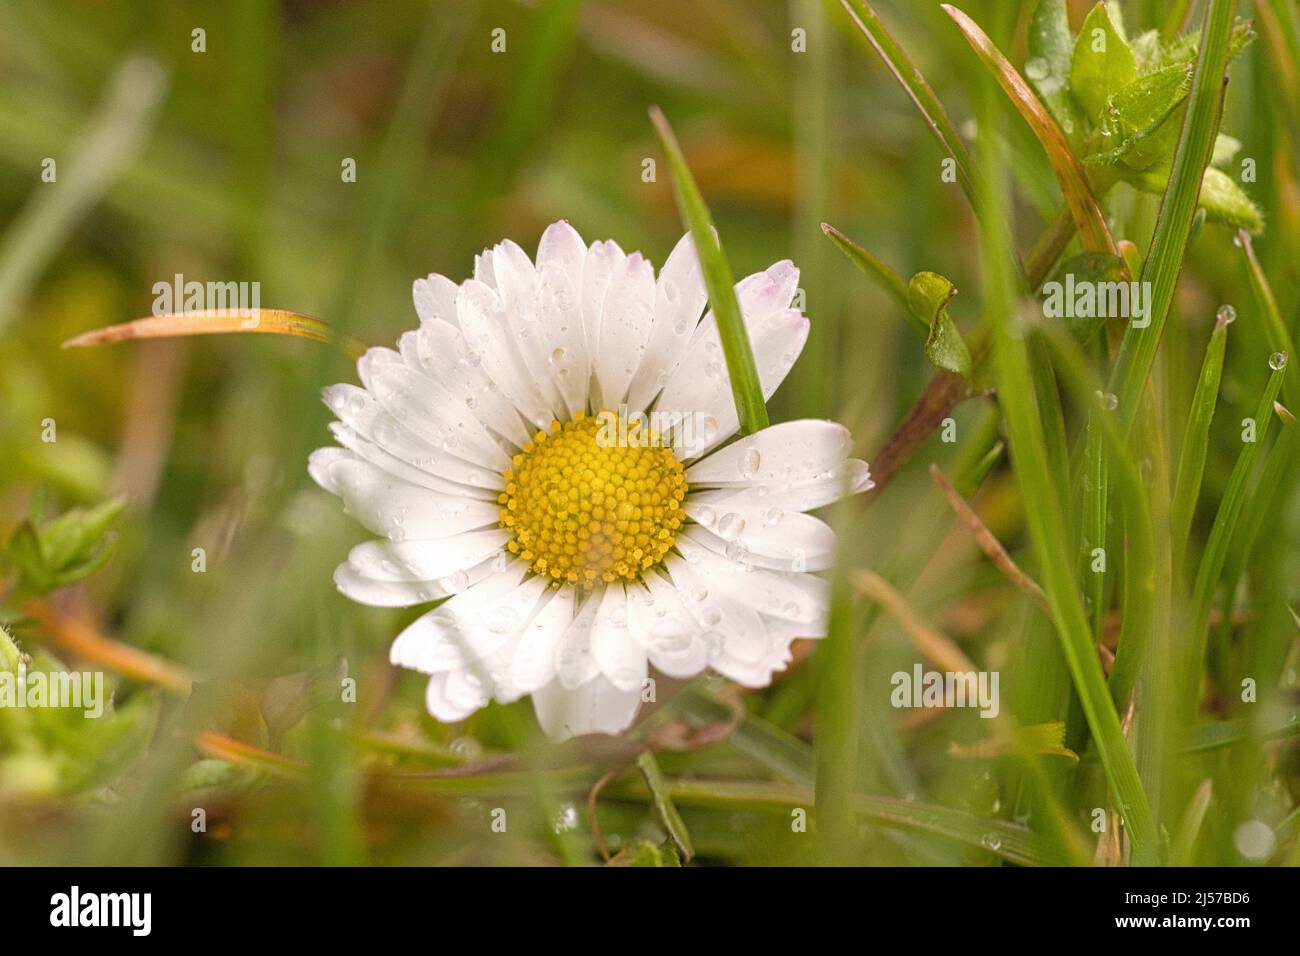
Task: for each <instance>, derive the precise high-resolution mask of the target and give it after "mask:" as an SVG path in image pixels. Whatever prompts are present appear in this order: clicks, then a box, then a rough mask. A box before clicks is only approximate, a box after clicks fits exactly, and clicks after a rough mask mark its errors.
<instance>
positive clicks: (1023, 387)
mask: <svg viewBox="0 0 1300 956" xmlns="http://www.w3.org/2000/svg"><path fill="white" fill-rule="evenodd" d="M980 106H981V110H980V122H981V128H983V129H988V130H990V131H992V130H993V129H994V128H995V126H996V119H995V116H996V111H995V109H994V107H993V102H992V95H991V93H990V92H989V91H987V90H986V91H985V92H984V95H983V97H982V99H981V103H980ZM982 139H983V140H984V146H983V148H984V150H986V151H987V152H985V153H984V154H983V155H982V158H981V163H980V168H981V169H983V170H986V172H985V174H984V175H985V176H986V177H988V178H987V182H985V183H982V189H983V190H984V192H985V195H986V197H987V206H988V208H989V210H990V217H989V220H990V221H989V222H986V223H982V226H981V233H982V240H983V247H982V249H983V255H984V272H985V283H984V285H985V296H986V302H987V306H988V310H989V314H990V315H991V316H992V317H993V359H994V361H993V367H994V370H995V374H996V381H997V385H998V394H999V398H1000V401H1001V403H1002V408H1003V416H1004V420H1005V422H1006V429H1007V435H1008V437H1009V439H1010V446H1011V457H1012V461H1013V463H1014V467H1015V473H1016V480H1017V483H1018V484H1019V486H1020V490H1021V496H1022V498H1023V499H1024V503H1025V515H1026V520H1027V522H1028V524H1029V528H1030V534H1031V538H1032V540H1033V545H1034V550H1035V553H1036V554H1037V556H1038V563H1039V575H1040V583H1041V584H1042V586H1043V590H1044V591H1045V592H1046V593H1047V596H1048V601H1049V603H1050V604H1051V607H1052V618H1053V620H1054V622H1055V624H1056V630H1057V633H1058V636H1059V638H1060V642H1061V649H1062V652H1063V654H1064V656H1065V659H1066V662H1067V664H1068V666H1069V669H1070V674H1071V677H1072V678H1073V681H1074V687H1075V690H1076V692H1077V693H1078V695H1079V701H1080V704H1081V706H1082V708H1083V711H1084V715H1085V718H1086V719H1087V722H1088V727H1089V729H1090V730H1091V732H1092V738H1093V741H1094V742H1095V744H1096V747H1097V751H1098V754H1099V756H1100V758H1101V762H1102V766H1103V767H1104V768H1105V771H1106V777H1107V779H1108V781H1109V783H1110V787H1111V791H1112V793H1113V796H1114V799H1115V802H1116V805H1117V806H1118V808H1119V812H1120V814H1121V815H1122V816H1123V818H1124V820H1125V822H1126V824H1127V825H1128V828H1129V835H1130V837H1131V839H1132V843H1133V852H1134V858H1135V859H1136V860H1138V861H1142V862H1153V861H1154V859H1155V855H1156V842H1157V832H1156V825H1155V819H1154V817H1153V816H1152V813H1151V808H1150V806H1149V805H1148V802H1147V798H1146V794H1145V793H1144V791H1143V789H1142V784H1141V780H1140V779H1139V777H1138V773H1137V767H1136V765H1135V764H1134V761H1133V757H1132V755H1131V754H1130V753H1129V751H1128V747H1127V743H1126V741H1125V739H1124V733H1123V731H1122V730H1121V728H1120V722H1119V716H1118V714H1117V713H1116V711H1115V708H1114V706H1113V704H1112V701H1111V697H1110V694H1109V692H1108V688H1107V686H1106V680H1105V676H1104V675H1103V674H1102V670H1101V663H1100V661H1099V660H1098V658H1097V651H1096V646H1095V645H1094V644H1093V639H1092V631H1091V628H1090V627H1089V626H1088V620H1087V616H1086V614H1085V612H1084V608H1083V604H1082V602H1081V600H1080V598H1079V593H1078V590H1077V583H1076V580H1075V575H1074V572H1073V570H1072V562H1071V559H1070V556H1069V548H1068V545H1067V542H1068V534H1067V530H1066V528H1065V525H1064V521H1063V519H1062V515H1063V514H1064V510H1063V508H1064V503H1063V502H1062V501H1061V498H1060V495H1059V494H1058V492H1057V488H1056V487H1055V486H1053V484H1052V480H1051V476H1050V472H1049V469H1048V465H1047V448H1046V440H1045V438H1044V434H1043V425H1042V420H1041V418H1040V415H1039V411H1038V407H1037V402H1036V400H1035V399H1034V389H1033V380H1032V375H1031V373H1030V368H1029V356H1028V351H1027V349H1026V346H1025V342H1024V339H1023V337H1022V332H1021V330H1019V329H1015V328H1013V324H1014V323H1016V322H1017V321H1018V316H1017V315H1016V305H1017V303H1016V296H1015V283H1014V280H1013V278H1012V275H1013V274H1012V272H1011V270H1010V268H1009V266H1010V264H1011V262H1012V260H1011V258H1010V256H1011V251H1010V249H1009V248H1008V247H1007V245H1006V239H1005V237H1004V233H1003V231H1002V229H1001V228H1000V227H999V226H997V225H995V224H993V222H992V220H993V219H994V218H999V219H1002V221H1005V213H1006V210H1007V208H1008V207H1007V200H1006V196H1005V193H1004V190H1005V188H1006V184H1005V182H1003V181H1001V179H1000V177H999V176H995V175H993V174H991V173H989V172H987V170H1002V169H1004V168H1005V159H1004V157H1002V156H999V155H998V152H999V147H998V137H997V136H996V135H990V136H988V137H983V138H982Z"/></svg>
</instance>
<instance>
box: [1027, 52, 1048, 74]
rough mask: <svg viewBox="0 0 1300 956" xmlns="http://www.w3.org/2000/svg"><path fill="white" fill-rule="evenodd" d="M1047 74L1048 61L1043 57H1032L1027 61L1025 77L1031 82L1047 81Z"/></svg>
mask: <svg viewBox="0 0 1300 956" xmlns="http://www.w3.org/2000/svg"><path fill="white" fill-rule="evenodd" d="M1047 73H1048V66H1047V61H1046V60H1045V59H1043V58H1042V57H1041V56H1035V57H1030V58H1029V59H1028V60H1026V61H1025V76H1027V77H1029V78H1030V79H1031V80H1045V79H1047Z"/></svg>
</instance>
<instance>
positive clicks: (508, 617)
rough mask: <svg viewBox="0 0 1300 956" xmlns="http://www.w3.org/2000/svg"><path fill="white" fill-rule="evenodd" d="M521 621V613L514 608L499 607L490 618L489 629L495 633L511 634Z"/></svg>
mask: <svg viewBox="0 0 1300 956" xmlns="http://www.w3.org/2000/svg"><path fill="white" fill-rule="evenodd" d="M518 623H519V614H518V612H516V611H515V610H514V608H509V607H499V608H497V609H496V610H495V611H493V612H492V616H491V617H490V618H489V619H488V630H489V631H491V632H492V633H493V634H509V633H510V632H511V631H513V630H514V629H515V625H516V624H518Z"/></svg>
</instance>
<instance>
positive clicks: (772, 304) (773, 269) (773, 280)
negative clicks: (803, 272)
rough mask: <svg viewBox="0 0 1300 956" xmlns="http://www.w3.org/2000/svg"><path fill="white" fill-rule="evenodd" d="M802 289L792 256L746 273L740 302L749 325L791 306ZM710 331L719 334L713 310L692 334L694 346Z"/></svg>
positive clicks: (739, 286)
mask: <svg viewBox="0 0 1300 956" xmlns="http://www.w3.org/2000/svg"><path fill="white" fill-rule="evenodd" d="M798 288H799V270H798V268H797V267H796V266H795V264H794V263H793V262H791V261H790V260H789V259H782V260H781V261H780V262H775V263H773V264H772V265H770V266H768V267H767V268H766V269H764V270H763V271H762V272H755V273H753V274H752V275H747V276H745V278H743V279H741V280H740V281H739V282H737V283H736V301H737V303H738V304H739V305H740V314H741V315H743V316H744V317H745V324H746V325H748V324H750V323H753V322H757V321H760V320H762V319H766V318H767V317H768V316H771V315H774V314H775V313H777V312H782V311H784V310H785V309H787V308H789V306H790V302H791V301H792V300H793V299H794V294H795V291H796V290H797V289H798ZM710 333H712V334H714V335H716V334H717V320H716V319H715V318H714V315H713V311H712V310H710V311H709V313H708V314H707V315H706V316H705V317H704V321H703V322H701V323H700V324H699V326H697V327H696V330H695V334H694V335H693V336H692V337H691V343H690V344H691V346H692V347H698V346H700V345H702V344H703V341H704V339H705V337H706V336H708V335H709V334H710ZM751 334H752V333H751Z"/></svg>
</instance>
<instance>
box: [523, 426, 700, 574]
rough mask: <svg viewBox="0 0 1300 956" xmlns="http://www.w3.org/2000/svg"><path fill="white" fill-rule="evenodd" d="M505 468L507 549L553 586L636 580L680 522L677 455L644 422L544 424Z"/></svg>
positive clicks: (681, 479)
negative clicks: (510, 534) (543, 429)
mask: <svg viewBox="0 0 1300 956" xmlns="http://www.w3.org/2000/svg"><path fill="white" fill-rule="evenodd" d="M502 476H503V477H504V478H505V480H506V490H505V491H504V492H503V493H502V494H501V495H500V496H499V497H498V498H497V501H498V502H500V504H501V506H502V507H501V527H503V528H506V529H507V530H509V531H511V532H512V534H513V537H512V538H511V540H510V543H509V544H507V545H506V547H507V548H508V549H509V550H510V552H511V553H512V554H515V555H518V556H519V557H520V558H522V559H523V560H524V561H527V562H528V566H529V567H530V568H531V569H532V570H533V571H534V572H535V573H537V574H544V575H548V576H549V577H550V578H551V580H552V581H553V582H554V583H556V584H562V583H565V582H568V583H569V584H574V585H578V586H580V587H583V588H587V589H590V588H592V587H594V586H595V584H596V582H597V581H604V582H605V583H611V582H613V581H616V580H623V581H629V582H630V581H635V580H637V578H638V577H639V576H640V575H641V574H642V573H643V572H644V571H646V570H648V569H650V568H652V567H654V566H655V564H657V563H658V562H659V561H661V560H663V557H664V555H665V554H667V553H668V549H669V548H671V547H672V546H673V542H674V541H675V540H676V539H677V529H678V528H680V527H681V525H682V521H683V513H682V499H683V498H684V497H685V496H686V478H685V475H684V474H683V470H682V465H681V462H679V461H678V460H677V459H676V458H674V457H673V453H672V449H671V448H664V447H662V445H661V443H660V441H659V436H658V435H657V434H655V433H653V432H651V431H650V429H648V428H647V427H645V425H643V424H641V423H639V422H638V421H636V420H635V419H634V420H633V421H631V422H627V421H624V420H622V419H620V417H619V415H618V414H616V413H614V412H610V411H603V412H601V413H600V415H598V416H596V417H591V416H588V415H584V414H582V413H579V414H578V415H577V417H575V418H574V419H573V420H572V421H570V422H566V423H565V424H563V425H561V424H560V423H559V422H551V427H550V429H549V431H539V432H538V433H537V434H536V435H535V436H533V440H532V441H530V442H528V443H527V444H526V445H524V448H523V451H521V452H520V453H519V454H517V455H515V456H514V459H513V461H512V467H510V468H507V469H506V470H505V471H504V472H502Z"/></svg>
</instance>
